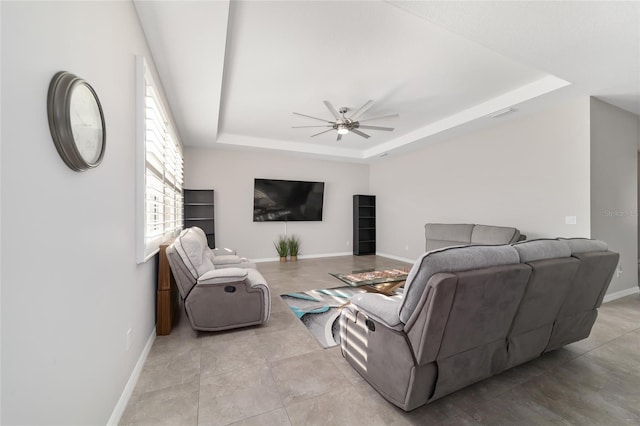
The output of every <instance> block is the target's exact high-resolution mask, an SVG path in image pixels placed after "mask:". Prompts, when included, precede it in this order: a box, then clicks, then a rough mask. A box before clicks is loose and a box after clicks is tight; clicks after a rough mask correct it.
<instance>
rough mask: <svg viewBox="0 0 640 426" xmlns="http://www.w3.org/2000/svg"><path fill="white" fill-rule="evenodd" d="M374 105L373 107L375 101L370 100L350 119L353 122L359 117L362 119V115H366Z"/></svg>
mask: <svg viewBox="0 0 640 426" xmlns="http://www.w3.org/2000/svg"><path fill="white" fill-rule="evenodd" d="M372 105H373V101H372V100H371V99H369V100H368V101H367V103H366V104H364V105H362V106H361V107H360V109H359V110H357V111H356V112H354V113H353V115H352V116H351V117H349V119H350V120H352V121H356V120H357V119H358V117H360V116H361V115H362V114H364V113H365V112H366V111H367V110H368V109H369V108H371V106H372Z"/></svg>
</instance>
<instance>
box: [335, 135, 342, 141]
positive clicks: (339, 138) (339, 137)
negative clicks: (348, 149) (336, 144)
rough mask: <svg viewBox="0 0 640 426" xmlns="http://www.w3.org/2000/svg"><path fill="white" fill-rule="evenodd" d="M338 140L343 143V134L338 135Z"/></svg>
mask: <svg viewBox="0 0 640 426" xmlns="http://www.w3.org/2000/svg"><path fill="white" fill-rule="evenodd" d="M336 140H337V141H341V140H342V133H338V138H337V139H336Z"/></svg>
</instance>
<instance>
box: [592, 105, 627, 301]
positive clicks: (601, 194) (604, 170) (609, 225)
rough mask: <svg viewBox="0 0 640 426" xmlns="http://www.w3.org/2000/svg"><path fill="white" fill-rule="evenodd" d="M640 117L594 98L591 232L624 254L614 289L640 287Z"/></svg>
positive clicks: (612, 290) (610, 291) (613, 283)
mask: <svg viewBox="0 0 640 426" xmlns="http://www.w3.org/2000/svg"><path fill="white" fill-rule="evenodd" d="M637 151H638V116H636V115H634V114H631V113H630V112H627V111H624V110H622V109H620V108H617V107H615V106H613V105H610V104H607V103H605V102H602V101H600V100H598V99H595V98H592V99H591V235H592V236H593V238H599V239H601V240H604V241H606V242H607V243H608V244H609V248H610V249H611V250H613V251H617V252H619V253H620V262H619V263H618V267H619V268H621V270H622V273H621V274H620V275H619V276H616V275H614V277H613V280H612V282H611V286H610V287H609V293H614V292H616V291H620V290H626V289H629V288H633V287H635V286H637V285H638V273H637V265H638V220H637V214H638V210H637V209H638V187H637V184H638V163H637Z"/></svg>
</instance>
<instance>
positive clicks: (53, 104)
mask: <svg viewBox="0 0 640 426" xmlns="http://www.w3.org/2000/svg"><path fill="white" fill-rule="evenodd" d="M47 113H48V117H49V129H50V130H51V136H52V138H53V143H54V144H55V146H56V149H57V150H58V153H59V154H60V156H61V157H62V159H63V160H64V162H65V163H66V165H67V166H69V167H70V168H71V169H73V170H76V171H79V172H80V171H84V170H87V169H91V168H93V167H96V166H98V165H99V164H100V162H101V161H102V157H103V156H104V151H105V145H106V139H107V135H106V129H105V125H104V115H103V113H102V106H101V105H100V100H99V99H98V95H96V92H95V91H94V90H93V88H92V87H91V86H90V85H89V83H87V82H86V81H84V80H83V79H81V78H80V77H78V76H76V75H74V74H71V73H70V72H67V71H60V72H58V73H57V74H56V75H55V76H53V79H52V80H51V84H50V85H49V94H48V96H47Z"/></svg>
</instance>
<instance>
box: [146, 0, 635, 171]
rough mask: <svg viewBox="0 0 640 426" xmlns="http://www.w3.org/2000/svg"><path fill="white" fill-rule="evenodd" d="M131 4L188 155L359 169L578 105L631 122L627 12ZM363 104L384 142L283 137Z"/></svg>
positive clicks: (455, 5)
mask: <svg viewBox="0 0 640 426" xmlns="http://www.w3.org/2000/svg"><path fill="white" fill-rule="evenodd" d="M134 3H135V6H136V10H137V11H138V15H139V16H140V20H141V23H142V26H143V28H144V31H145V35H146V37H147V39H148V42H149V45H150V48H151V52H152V55H153V59H154V61H155V63H156V66H157V68H158V74H159V76H160V79H161V81H162V84H163V86H164V89H165V92H166V94H167V98H168V101H169V103H170V108H171V110H172V114H173V116H174V119H175V121H176V125H177V127H178V132H179V133H180V136H181V139H182V142H183V143H184V144H185V145H187V146H207V147H238V148H239V147H245V148H246V147H250V148H252V149H275V150H285V151H294V152H300V153H306V154H314V155H324V156H331V157H333V158H346V159H350V160H366V159H367V158H372V157H374V156H377V155H380V154H382V153H385V152H391V151H393V150H394V149H398V148H401V147H406V146H409V145H413V146H415V145H419V144H422V143H428V142H429V141H430V140H434V139H436V138H442V137H443V135H444V136H446V135H448V134H450V133H452V132H455V133H457V134H459V133H460V132H464V131H470V130H472V129H474V128H478V127H482V126H488V125H491V124H492V123H494V122H496V119H490V118H487V115H488V114H491V113H492V112H494V111H497V110H500V109H503V108H505V107H511V106H513V107H514V108H515V109H516V110H517V112H516V113H514V114H510V115H508V116H505V117H503V118H500V120H509V119H512V118H513V117H517V116H519V115H522V114H525V113H527V112H528V111H530V110H533V109H535V108H540V107H541V106H544V105H546V104H548V103H550V102H556V101H558V100H561V99H562V98H566V97H571V96H577V95H589V96H598V97H600V98H601V99H603V100H605V101H607V102H610V103H612V104H614V105H617V106H619V107H621V108H624V109H627V110H629V111H632V112H634V113H636V114H639V115H640V3H637V2H629V3H610V2H584V3H580V2H567V3H564V2H417V1H409V2H405V1H402V2H380V1H355V2H346V1H340V2H328V1H276V2H267V1H251V2H245V1H233V2H231V3H229V2H227V1H193V2H192V1H183V2H171V1H144V0H135V1H134ZM369 99H372V100H374V101H375V104H374V105H373V107H372V108H371V109H370V110H369V111H368V112H367V113H365V114H364V115H363V116H362V117H361V118H362V119H366V118H369V117H377V116H382V115H387V114H391V113H399V114H400V117H399V118H390V119H382V120H379V121H371V122H368V123H366V124H370V125H380V126H389V127H395V131H394V132H382V131H375V130H370V131H367V133H368V134H370V135H371V138H369V139H364V138H361V137H360V136H357V135H355V134H348V135H346V136H345V137H343V139H342V141H339V142H338V141H336V134H335V132H334V131H331V132H328V133H325V134H323V135H320V136H317V137H314V138H310V137H309V136H310V135H312V134H314V133H317V132H319V131H322V130H323V129H322V128H317V129H316V128H307V129H293V128H291V126H302V125H318V124H319V125H322V123H321V122H318V121H314V120H312V119H307V118H304V117H300V116H296V115H293V114H292V113H293V112H294V111H295V112H299V113H303V114H308V115H312V116H316V117H321V118H326V119H327V120H331V117H332V115H331V113H330V112H329V111H328V110H327V109H326V107H325V106H324V104H323V103H322V101H323V100H329V101H331V102H332V103H333V104H334V105H335V106H336V108H339V107H347V108H349V109H352V110H355V109H357V108H359V107H360V106H361V105H362V104H364V103H365V102H366V101H367V100H369ZM347 115H348V114H347Z"/></svg>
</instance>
